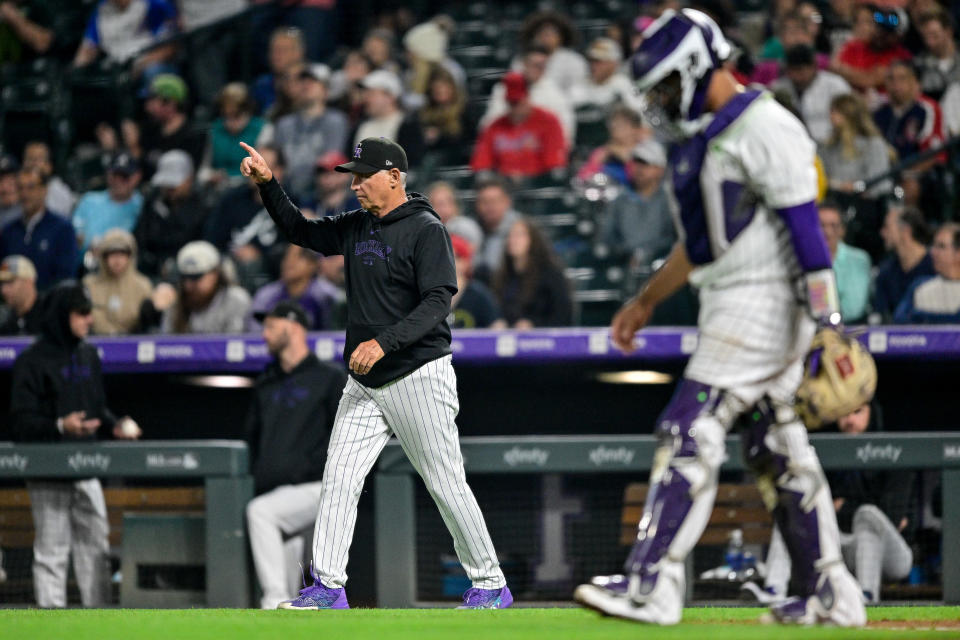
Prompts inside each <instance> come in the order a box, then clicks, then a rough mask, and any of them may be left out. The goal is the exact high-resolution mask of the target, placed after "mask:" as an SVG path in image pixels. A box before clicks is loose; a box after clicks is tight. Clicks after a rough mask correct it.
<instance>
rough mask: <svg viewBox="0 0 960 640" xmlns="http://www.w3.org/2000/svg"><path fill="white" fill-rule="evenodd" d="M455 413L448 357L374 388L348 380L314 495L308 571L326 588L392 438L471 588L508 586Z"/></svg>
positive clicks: (340, 574) (337, 574)
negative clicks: (466, 466) (471, 482)
mask: <svg viewBox="0 0 960 640" xmlns="http://www.w3.org/2000/svg"><path fill="white" fill-rule="evenodd" d="M459 411H460V403H459V400H458V399H457V378H456V374H455V373H454V371H453V365H452V357H451V356H449V355H448V356H444V357H442V358H438V359H436V360H433V361H431V362H428V363H426V364H424V365H423V366H421V367H420V368H419V369H416V370H415V371H412V372H410V373H409V374H407V375H405V376H403V377H401V378H398V379H397V380H394V381H393V382H390V383H388V384H386V385H384V386H382V387H379V388H370V387H366V386H364V385H362V384H360V383H359V382H357V381H356V380H354V379H353V378H352V377H351V378H349V379H348V380H347V385H346V387H345V388H344V390H343V397H342V398H341V399H340V406H339V408H338V409H337V417H336V420H335V421H334V425H333V432H332V433H331V434H330V447H329V449H328V451H327V463H326V467H325V468H324V471H323V482H322V486H321V491H320V510H319V512H318V514H317V520H316V527H315V530H314V537H313V566H314V570H315V571H316V574H317V576H318V577H319V578H320V581H321V582H322V583H323V584H324V585H326V586H327V587H329V588H339V587H342V586H343V585H344V584H345V583H346V581H347V575H346V568H347V552H348V551H349V548H350V543H351V541H352V540H353V529H354V525H355V524H356V520H357V502H358V501H359V499H360V492H361V490H362V489H363V482H364V479H365V478H366V477H367V474H368V473H369V472H370V470H371V469H372V468H373V464H374V463H375V462H376V460H377V457H379V455H380V452H381V451H383V447H384V446H385V445H386V444H387V440H389V439H390V436H391V435H395V436H397V440H399V442H400V446H401V447H402V448H403V451H404V453H406V454H407V458H409V460H410V462H411V463H412V464H413V467H414V468H415V469H416V470H417V473H419V474H420V477H421V478H423V481H424V483H425V484H426V486H427V491H428V492H429V493H430V495H431V497H432V498H433V499H434V501H435V502H436V504H437V507H438V508H439V509H440V515H441V516H442V517H443V521H444V523H445V524H446V525H447V529H448V530H449V531H450V535H451V536H453V547H454V550H455V551H456V553H457V557H458V558H459V559H460V563H461V564H462V565H463V568H464V569H465V570H466V573H467V576H468V577H469V578H470V580H471V581H472V583H473V586H474V587H477V588H480V589H499V588H501V587H503V586H504V585H505V584H506V579H505V578H504V577H503V572H502V571H501V570H500V563H499V561H498V560H497V554H496V551H495V550H494V548H493V541H492V540H491V539H490V534H489V532H488V531H487V525H486V523H485V522H484V519H483V514H482V513H481V512H480V507H479V506H478V505H477V500H476V498H474V496H473V492H472V491H471V490H470V487H469V486H467V479H466V474H465V473H464V470H463V456H462V455H461V454H460V441H459V434H458V432H457V425H456V422H455V418H456V416H457V413H458V412H459Z"/></svg>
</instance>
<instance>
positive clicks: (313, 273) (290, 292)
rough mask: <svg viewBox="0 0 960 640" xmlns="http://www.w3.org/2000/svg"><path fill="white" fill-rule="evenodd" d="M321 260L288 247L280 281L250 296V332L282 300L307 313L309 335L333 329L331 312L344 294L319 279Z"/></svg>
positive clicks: (318, 257)
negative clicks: (295, 305)
mask: <svg viewBox="0 0 960 640" xmlns="http://www.w3.org/2000/svg"><path fill="white" fill-rule="evenodd" d="M323 260H324V257H323V256H321V255H319V254H317V253H315V252H313V251H311V250H310V249H306V248H304V247H299V246H297V245H295V244H291V245H289V246H287V250H286V253H284V255H283V262H282V263H281V264H280V279H279V280H276V281H275V282H271V283H269V284H265V285H264V286H262V287H260V288H259V289H258V290H257V292H256V293H255V294H254V296H253V302H252V304H251V305H250V312H251V316H252V318H253V322H251V330H259V329H260V327H259V322H258V321H257V320H256V318H257V316H258V315H261V316H262V315H263V313H265V312H266V311H269V310H270V309H272V308H273V307H274V306H275V305H276V304H277V303H279V302H281V301H283V300H292V301H294V302H296V303H297V304H298V305H299V306H300V307H302V308H303V310H304V312H305V313H306V316H305V317H306V320H307V322H306V323H305V326H306V327H307V329H309V330H310V331H322V330H324V329H332V328H333V327H334V312H335V310H336V308H337V307H338V306H339V305H340V304H342V303H343V302H344V300H345V298H344V293H343V291H342V290H341V289H339V288H338V287H337V286H335V285H334V284H333V283H331V282H330V281H328V280H326V279H325V278H323V277H321V276H320V265H321V262H322V261H323Z"/></svg>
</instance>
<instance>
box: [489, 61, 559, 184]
mask: <svg viewBox="0 0 960 640" xmlns="http://www.w3.org/2000/svg"><path fill="white" fill-rule="evenodd" d="M503 84H504V86H505V87H506V98H507V104H508V105H509V107H510V110H509V111H508V112H507V113H506V114H505V115H503V116H500V117H499V118H497V119H496V120H494V121H493V122H492V123H490V126H489V127H487V128H486V129H484V130H483V131H482V132H481V133H480V138H479V140H477V146H476V148H475V149H474V151H473V158H472V159H471V161H470V166H471V168H473V170H474V171H478V172H479V171H495V172H497V173H500V174H502V175H505V176H510V177H515V178H528V177H534V176H539V175H543V174H545V173H547V172H549V171H551V170H553V169H559V168H562V167H565V166H567V146H566V142H565V140H564V136H563V129H562V127H561V126H560V121H559V120H558V119H557V117H556V116H555V115H553V114H552V113H550V112H549V111H547V110H545V109H541V108H540V107H535V106H533V105H532V104H530V89H529V87H528V86H527V81H526V79H525V78H524V76H523V74H521V73H519V72H515V71H512V72H510V73H508V74H506V75H505V76H504V77H503Z"/></svg>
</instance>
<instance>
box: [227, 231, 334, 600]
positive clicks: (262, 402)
mask: <svg viewBox="0 0 960 640" xmlns="http://www.w3.org/2000/svg"><path fill="white" fill-rule="evenodd" d="M298 248H299V247H298ZM256 315H257V320H258V321H259V322H262V323H263V329H262V330H261V335H262V336H263V340H264V342H266V344H267V349H268V350H269V351H270V355H272V356H273V358H274V359H273V361H272V362H271V363H270V364H269V365H267V368H266V370H265V371H264V372H263V374H261V375H260V377H259V378H257V381H256V382H255V383H254V387H253V394H252V399H251V403H250V408H249V410H248V412H247V418H246V421H245V424H244V435H245V438H246V440H247V444H248V446H249V448H250V469H251V473H252V475H253V483H254V492H255V493H256V496H257V497H255V498H254V499H253V500H251V501H250V503H249V504H248V505H247V509H246V515H247V530H248V531H249V534H250V550H251V552H252V554H253V564H254V568H255V569H256V572H257V579H258V581H259V582H260V589H261V592H262V594H263V595H262V597H261V599H260V606H261V607H262V608H264V609H275V608H276V607H277V605H278V604H279V603H280V602H281V601H283V600H286V599H289V598H292V597H294V596H295V595H296V592H297V590H298V589H299V588H300V572H299V571H298V570H297V565H298V564H299V561H300V559H301V558H302V557H303V549H304V541H305V540H310V539H311V534H312V533H313V524H314V522H315V520H316V517H317V509H318V508H319V505H320V480H321V479H322V478H323V467H324V461H325V459H326V452H327V444H328V442H329V439H330V430H331V428H332V427H333V420H334V417H335V416H336V414H337V407H338V404H339V402H340V396H341V390H342V389H343V385H344V384H345V383H346V374H345V373H344V371H343V369H342V368H341V367H338V366H336V365H333V364H331V363H325V362H320V360H319V359H317V356H316V355H314V354H313V353H312V352H311V351H310V348H309V346H308V345H307V337H306V332H307V331H309V330H310V328H311V327H310V323H309V319H308V317H307V314H306V312H305V311H304V309H303V308H302V307H300V305H298V304H297V303H296V302H292V301H289V300H287V301H282V302H279V303H277V304H276V305H274V306H273V307H271V308H270V309H269V311H266V312H259V313H257V314H256Z"/></svg>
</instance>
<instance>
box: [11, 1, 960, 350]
mask: <svg viewBox="0 0 960 640" xmlns="http://www.w3.org/2000/svg"><path fill="white" fill-rule="evenodd" d="M884 2H886V0H884ZM890 2H891V3H892V4H885V3H880V2H878V3H876V4H874V3H868V2H857V1H856V0H830V1H829V2H826V1H820V2H817V1H811V0H803V1H796V0H780V1H778V2H774V3H770V4H769V6H765V5H760V6H759V7H751V6H750V5H749V3H745V2H743V3H740V5H739V6H738V5H737V3H734V2H732V0H727V1H724V0H704V1H703V2H699V3H697V2H694V3H691V4H692V5H694V6H696V7H697V8H700V9H702V10H705V11H707V12H708V13H710V14H711V15H712V16H714V18H715V19H716V20H717V21H718V23H719V24H720V25H721V26H722V27H723V28H724V29H725V31H726V32H727V33H728V34H729V36H730V38H731V40H732V41H733V42H735V43H736V44H737V48H736V51H735V54H734V55H733V56H732V57H731V59H730V60H729V61H728V62H727V64H728V65H729V68H730V69H731V70H732V71H733V73H734V74H735V75H736V77H737V78H738V79H739V80H740V81H741V82H742V83H743V84H744V85H748V86H754V87H766V88H768V89H769V90H770V91H771V92H772V95H773V97H774V98H775V99H777V100H779V101H781V102H782V103H784V104H785V105H787V106H788V107H789V108H790V109H791V110H793V111H794V113H795V114H796V115H797V116H798V118H800V119H801V120H802V122H803V123H804V124H805V125H806V127H807V129H808V131H809V132H810V135H811V136H812V137H813V138H814V139H815V140H816V141H817V143H818V147H819V154H818V155H819V157H818V166H817V170H818V172H819V176H820V184H821V196H822V200H821V223H822V227H823V231H824V234H825V237H826V239H827V241H828V245H829V247H830V250H831V253H832V255H833V258H834V262H835V269H836V272H837V277H838V282H839V288H840V297H841V304H842V308H843V314H844V316H845V319H846V320H847V321H848V322H854V323H856V322H872V323H880V322H885V323H890V322H910V323H916V322H958V321H960V227H957V226H956V225H955V223H953V222H951V220H952V218H953V209H954V205H955V202H956V201H957V197H956V193H955V188H954V183H955V178H956V175H957V168H958V163H957V161H956V158H957V157H958V154H956V153H955V152H954V148H955V147H954V146H952V145H948V146H947V147H945V148H944V149H943V150H942V151H941V152H939V153H938V152H937V150H938V148H940V146H941V145H944V143H946V142H949V141H950V140H951V139H952V138H953V137H954V136H956V135H957V134H958V133H960V51H958V48H957V46H958V40H957V33H956V26H955V25H956V19H957V15H956V14H957V13H958V9H957V7H956V6H955V5H952V4H950V3H946V2H937V1H936V0H907V1H905V2H904V1H899V2H893V0H890ZM347 4H348V3H343V2H336V1H333V0H328V1H317V0H294V1H287V2H262V1H260V2H258V1H248V0H215V1H214V0H99V1H94V0H85V1H84V2H72V3H67V2H47V1H44V0H14V1H5V2H0V70H2V73H0V75H2V76H3V78H4V89H3V94H2V108H0V111H2V120H0V122H2V136H3V138H2V141H3V152H4V153H3V155H2V156H0V225H2V227H0V259H2V265H0V280H2V282H3V286H2V294H3V300H4V303H5V305H4V306H3V308H2V311H0V316H2V317H0V331H2V332H3V333H4V334H7V335H10V334H31V333H34V332H35V331H36V327H37V321H36V318H35V316H36V312H35V311H34V309H35V308H36V306H37V300H38V299H39V298H40V297H42V296H43V295H44V292H45V291H47V290H49V289H50V287H51V286H52V285H54V284H55V283H57V282H59V281H61V280H64V279H70V278H82V279H83V282H84V283H85V284H86V285H87V287H88V288H89V290H90V293H91V296H92V299H93V303H94V310H95V317H94V323H93V327H92V331H93V333H96V334H124V333H146V332H174V333H230V332H242V331H258V330H259V323H258V322H257V321H256V320H255V315H256V314H258V313H263V312H266V311H268V310H270V309H272V308H273V307H274V306H275V305H276V304H277V303H278V302H280V301H282V300H295V301H297V302H298V303H299V304H300V305H301V306H302V307H303V308H304V309H305V310H306V312H307V315H308V318H309V322H310V329H312V330H320V329H336V328H342V327H343V322H344V317H343V315H344V311H343V302H344V295H343V286H342V285H343V260H342V258H341V257H337V256H322V255H316V254H314V253H312V252H310V251H307V250H302V249H299V248H296V247H293V248H291V247H289V246H288V245H287V243H286V242H285V239H284V238H283V237H282V234H280V233H279V232H278V231H277V229H276V228H275V227H274V224H273V222H272V220H271V219H270V217H269V216H268V215H267V213H266V211H265V209H264V207H263V203H262V202H261V201H260V198H259V194H258V192H257V191H256V190H255V189H253V188H251V187H250V186H249V185H248V184H247V183H246V182H245V181H244V180H243V179H242V178H241V176H240V173H239V162H240V160H241V158H242V157H243V155H244V152H243V150H242V149H241V148H240V147H239V145H238V142H239V141H245V142H248V143H255V144H256V146H257V148H258V149H259V150H260V151H261V153H263V154H264V157H265V158H266V159H267V161H268V163H269V164H270V166H273V167H276V174H277V176H278V178H279V179H280V180H281V182H282V183H283V185H284V188H285V190H286V191H287V193H289V194H291V196H292V198H293V199H294V200H295V201H296V203H297V204H298V205H299V206H301V207H302V208H303V210H304V211H306V212H308V214H309V215H312V216H318V217H319V216H330V215H337V214H338V213H341V212H343V211H346V210H350V209H352V208H356V207H358V206H359V204H358V202H357V200H356V198H355V196H354V195H353V194H352V192H351V191H350V177H349V175H344V174H340V173H337V172H335V171H333V168H334V167H335V166H336V165H337V164H340V163H342V162H345V161H346V160H347V159H348V158H349V157H350V156H351V155H352V153H353V148H354V147H355V145H356V143H357V141H359V140H360V139H362V138H365V137H368V136H384V137H387V138H391V139H393V140H396V141H397V142H399V143H400V144H401V145H402V146H403V147H404V148H405V149H406V151H407V154H408V156H409V159H410V163H411V170H410V181H411V183H412V185H413V186H414V187H415V188H416V190H419V191H423V192H425V193H426V194H428V196H429V197H430V199H431V201H432V202H433V204H434V207H435V208H436V210H437V213H438V214H439V215H440V216H441V218H442V219H443V220H444V222H445V224H447V225H448V228H449V230H450V232H451V234H452V235H453V242H454V249H455V253H456V256H457V259H458V278H459V279H460V282H461V285H462V288H463V289H464V290H463V291H462V292H461V293H460V294H458V296H457V297H456V298H455V299H454V310H453V313H452V315H451V320H452V321H453V322H454V324H455V325H456V326H458V327H516V328H529V327H535V326H563V325H569V324H577V323H579V324H591V323H596V324H605V323H606V321H607V320H608V318H609V311H610V310H612V309H613V308H615V306H616V305H617V304H619V302H620V301H621V300H622V299H623V297H624V296H625V295H629V293H631V292H632V290H634V289H635V287H636V284H637V282H638V281H639V280H642V279H643V278H645V277H646V276H647V275H649V273H650V272H651V271H652V269H655V268H656V267H657V265H658V264H659V262H660V261H661V260H662V259H663V258H664V256H665V255H666V254H667V252H668V251H669V249H670V246H671V244H672V242H673V241H674V230H673V224H672V221H671V217H670V216H671V214H670V202H669V199H668V197H667V193H666V190H665V188H664V181H665V180H666V179H668V171H667V165H668V161H667V152H666V149H665V148H664V146H663V145H662V144H661V142H659V141H658V140H657V136H656V135H655V133H654V132H653V131H652V130H651V129H650V128H649V127H648V126H647V124H646V123H645V122H644V119H643V117H642V115H641V113H640V110H641V105H640V102H639V98H638V96H637V95H636V94H635V92H634V91H633V89H632V86H631V81H630V77H629V55H630V51H631V48H632V47H633V46H635V45H636V44H637V43H638V42H639V41H640V39H641V38H642V30H643V29H644V27H646V26H647V25H648V24H650V23H651V21H652V20H654V19H655V18H656V16H657V15H658V13H659V12H661V11H662V10H663V9H664V8H666V7H669V6H676V5H679V4H683V3H676V2H657V1H648V2H640V3H639V6H638V5H637V3H636V2H626V1H624V2H619V1H612V2H607V3H591V2H556V3H547V4H548V5H550V6H551V7H552V8H543V6H540V5H538V6H536V7H535V6H532V3H523V2H516V3H506V4H503V5H502V6H498V7H496V8H493V9H491V10H492V11H493V12H494V14H496V17H497V18H498V22H497V21H492V20H491V19H490V16H487V17H486V18H485V17H484V16H483V15H477V14H476V13H471V12H472V11H473V9H471V6H472V5H471V3H436V2H433V3H430V2H422V3H413V4H412V5H411V6H412V7H413V8H412V9H411V8H397V7H392V6H388V4H387V3H382V5H381V4H380V3H367V4H369V5H370V7H372V8H374V9H375V11H373V12H372V13H371V14H370V15H366V16H364V17H365V18H366V20H365V22H364V23H363V25H362V30H360V31H358V32H357V33H356V34H352V33H351V32H350V31H349V30H345V29H343V28H342V26H343V25H344V23H345V22H346V21H347V20H348V19H349V18H350V16H349V15H348V12H349V9H348V8H347V7H346V5H347ZM541 4H543V3H541ZM61 5H62V6H61ZM365 6H366V5H365ZM248 36H249V37H248ZM241 43H248V44H245V45H244V46H241ZM250 51H253V52H254V53H253V54H252V55H251V54H250ZM238 61H242V62H243V64H238ZM43 83H46V85H45V86H46V88H45V89H43V90H41V89H40V88H38V87H39V86H41V85H43ZM51 84H53V85H56V86H51ZM66 94H69V95H66ZM65 95H66V97H65ZM789 143H790V142H789V140H784V141H783V144H789ZM918 156H919V157H918ZM730 206H742V207H748V206H749V202H747V201H740V202H731V204H730ZM598 294H602V295H598ZM598 301H599V302H601V303H603V304H606V306H605V307H602V308H600V309H598V312H597V313H594V314H591V313H590V305H592V304H596V303H597V302H598ZM611 305H613V306H611ZM694 313H695V309H692V308H685V307H683V305H679V306H677V308H676V309H671V310H668V312H667V313H665V314H663V317H659V318H658V321H660V322H661V323H672V324H685V323H692V322H693V320H694V318H695V315H694Z"/></svg>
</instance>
